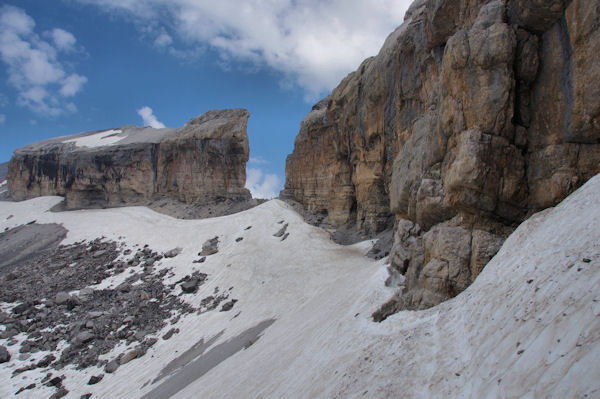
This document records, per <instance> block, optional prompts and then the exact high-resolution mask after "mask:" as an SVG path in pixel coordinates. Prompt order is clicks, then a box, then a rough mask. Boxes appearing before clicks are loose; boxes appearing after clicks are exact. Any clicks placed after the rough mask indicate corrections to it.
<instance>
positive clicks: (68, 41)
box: [50, 28, 77, 51]
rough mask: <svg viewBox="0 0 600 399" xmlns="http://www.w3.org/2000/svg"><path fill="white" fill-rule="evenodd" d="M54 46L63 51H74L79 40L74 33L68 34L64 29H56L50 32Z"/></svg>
mask: <svg viewBox="0 0 600 399" xmlns="http://www.w3.org/2000/svg"><path fill="white" fill-rule="evenodd" d="M50 34H51V36H52V40H53V41H54V45H55V46H56V48H57V49H59V50H61V51H72V50H74V49H75V43H76V42H77V40H76V39H75V36H73V34H72V33H70V32H67V31H66V30H64V29H60V28H55V29H52V31H51V32H50Z"/></svg>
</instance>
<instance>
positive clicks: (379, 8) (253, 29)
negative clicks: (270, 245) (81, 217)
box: [0, 0, 410, 197]
mask: <svg viewBox="0 0 600 399" xmlns="http://www.w3.org/2000/svg"><path fill="white" fill-rule="evenodd" d="M409 4H410V1H409V0H371V1H368V0H245V1H238V0H218V1H214V0H212V1H206V0H54V1H46V0H7V1H6V0H4V1H3V2H2V3H0V142H1V144H0V162H5V161H8V159H9V158H10V156H11V154H12V151H13V150H14V149H15V148H18V147H21V146H23V145H25V144H28V143H31V142H34V141H38V140H42V139H45V138H49V137H55V136H62V135H67V134H74V133H78V132H83V131H93V130H99V129H108V128H113V127H119V126H122V125H125V124H135V125H149V126H155V127H163V126H167V127H179V126H181V125H183V124H185V123H186V122H187V121H188V120H189V119H191V118H192V117H194V116H197V115H200V114H202V113H204V112H206V111H208V110H210V109H221V108H236V107H242V108H246V109H248V110H249V111H250V114H251V117H250V121H249V123H248V135H249V138H250V151H251V161H250V162H249V164H248V179H247V180H248V183H247V184H248V186H249V188H250V189H251V190H252V191H253V193H254V194H256V195H258V196H263V197H264V196H273V195H276V194H277V193H278V191H279V190H280V189H281V186H282V184H283V180H284V168H285V157H286V155H287V154H288V153H290V152H291V150H292V148H293V142H294V137H295V136H296V134H297V132H298V127H299V124H300V121H301V120H302V118H303V117H304V116H305V115H306V113H307V112H308V111H309V110H310V108H311V106H312V104H313V103H314V102H316V101H318V100H319V99H320V98H322V97H324V96H326V95H327V94H328V93H329V91H330V90H331V89H333V88H334V87H335V86H336V85H337V83H339V81H340V80H341V79H342V78H343V77H344V76H345V75H346V74H348V73H349V72H351V71H353V70H354V69H356V68H357V67H358V65H359V64H360V63H361V61H362V60H363V59H364V58H366V57H368V56H371V55H375V54H376V53H377V52H378V50H379V48H380V47H381V45H382V44H383V41H384V40H385V38H386V36H387V35H388V34H389V33H391V32H392V31H393V30H394V29H395V27H396V26H398V25H399V24H400V23H401V22H402V19H403V16H404V12H405V11H406V9H407V8H408V5H409Z"/></svg>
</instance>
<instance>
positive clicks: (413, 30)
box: [282, 0, 600, 317]
mask: <svg viewBox="0 0 600 399" xmlns="http://www.w3.org/2000/svg"><path fill="white" fill-rule="evenodd" d="M599 26H600V6H599V5H598V2H597V1H587V0H572V1H568V0H564V1H563V0H535V1H534V0H505V1H503V0H417V1H415V2H414V3H413V5H412V6H411V7H410V9H409V11H408V12H407V14H406V17H405V22H404V24H402V25H401V26H400V27H399V28H398V29H397V30H396V31H395V32H393V33H392V34H391V35H390V36H389V37H388V39H387V40H386V42H385V44H384V45H383V48H382V49H381V51H380V52H379V54H378V55H377V56H376V57H373V58H370V59H367V60H366V61H364V62H363V64H362V65H361V66H360V68H359V69H358V70H357V71H355V72H353V73H351V74H350V75H348V77H346V78H345V79H344V80H343V81H342V82H341V83H340V85H339V86H338V87H337V88H335V89H334V90H333V92H332V93H331V95H330V96H328V97H327V98H326V99H325V100H323V101H321V102H320V103H318V104H317V105H316V106H315V107H314V108H313V110H312V111H311V112H310V114H309V115H308V116H307V117H306V118H305V120H304V121H303V122H302V124H301V126H300V133H299V134H298V136H297V138H296V141H295V146H294V151H293V153H292V154H291V155H289V156H288V159H287V163H286V183H285V187H284V190H283V191H282V197H284V198H290V199H292V200H295V201H297V202H299V203H300V204H302V205H303V206H304V207H305V208H306V209H308V210H311V211H313V212H315V213H320V214H321V215H323V217H325V218H326V219H325V220H326V221H327V222H329V223H330V224H332V225H334V226H347V225H349V224H350V225H355V226H356V228H357V229H359V230H360V231H362V232H363V233H365V234H372V233H376V232H378V231H381V230H382V229H384V228H386V227H387V226H389V220H390V219H392V218H393V220H394V234H395V236H394V245H393V248H392V252H391V256H390V259H391V268H390V270H391V273H392V274H393V275H396V276H393V277H398V278H391V279H390V280H389V281H390V282H392V281H404V283H403V288H402V289H401V290H400V293H399V295H398V296H397V297H396V298H395V299H394V300H393V301H391V302H390V303H388V304H387V308H386V309H384V310H383V311H382V314H380V315H379V317H385V314H387V313H389V312H393V311H394V310H396V309H398V308H424V307H428V306H432V305H435V304H437V303H439V302H441V301H443V300H445V299H447V298H449V297H452V296H454V295H456V294H457V293H459V292H460V291H462V290H463V289H464V288H466V287H467V286H468V285H469V284H470V283H471V281H472V280H473V279H474V278H475V277H476V276H477V275H478V274H479V272H480V271H481V270H482V268H483V267H484V265H485V264H486V263H487V262H488V260H489V259H490V258H491V257H492V256H493V255H494V254H495V253H496V251H497V250H498V249H499V247H500V246H501V244H502V242H503V240H504V238H505V237H506V236H507V234H508V233H509V232H510V231H512V229H513V228H514V226H515V225H516V224H518V223H519V222H521V221H522V220H523V219H524V218H525V217H526V216H527V215H529V214H531V213H532V212H534V211H537V210H540V209H543V208H546V207H549V206H553V205H555V204H556V203H558V202H559V201H560V200H562V199H563V198H564V197H565V196H567V195H568V194H569V193H571V192H572V191H574V190H575V189H576V188H577V187H579V186H580V185H581V184H583V183H584V182H585V181H586V180H587V179H589V178H590V177H591V176H593V175H595V174H596V173H598V172H600V163H599V162H600V31H599V29H598V28H599ZM397 275H402V276H404V277H399V276H397Z"/></svg>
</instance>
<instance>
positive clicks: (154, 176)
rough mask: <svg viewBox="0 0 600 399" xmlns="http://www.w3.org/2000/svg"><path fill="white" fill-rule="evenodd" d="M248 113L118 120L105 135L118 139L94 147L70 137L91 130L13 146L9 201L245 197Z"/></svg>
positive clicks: (88, 203) (93, 203)
mask: <svg viewBox="0 0 600 399" xmlns="http://www.w3.org/2000/svg"><path fill="white" fill-rule="evenodd" d="M248 117H249V114H248V112H247V111H246V110H242V109H235V110H222V111H209V112H207V113H206V114H204V115H202V116H200V117H197V118H194V119H192V120H190V121H189V122H188V123H187V124H186V125H185V126H183V127H181V128H179V129H152V128H138V127H132V126H125V127H122V128H120V129H118V130H116V132H115V133H113V134H112V136H114V137H113V138H120V140H119V141H118V142H115V143H112V144H111V143H110V142H107V144H105V145H100V146H94V147H85V146H78V145H77V144H76V143H75V142H74V140H77V139H82V138H85V137H88V136H91V135H94V134H99V133H98V132H94V133H84V134H81V135H75V136H69V137H60V138H56V139H51V140H46V141H43V142H40V143H35V144H32V145H29V146H26V147H23V148H20V149H18V150H16V151H15V153H14V156H13V157H12V159H11V161H10V165H9V171H8V185H9V191H10V194H11V196H12V198H14V199H15V200H24V199H28V198H32V197H36V196H41V195H64V196H65V205H66V207H67V208H69V209H74V208H86V207H102V206H113V205H121V204H136V203H145V202H146V201H148V200H149V199H151V198H153V197H155V196H157V195H158V196H167V197H171V198H175V199H177V200H179V201H182V202H185V203H198V202H200V203H202V202H211V201H216V200H224V199H228V200H243V199H249V198H250V193H249V192H248V190H246V189H245V188H244V185H245V182H246V162H247V161H248V154H249V149H248V137H247V134H246V123H247V120H248ZM109 133H110V132H109ZM109 138H110V136H107V137H105V138H103V139H99V141H100V142H102V140H106V139H109Z"/></svg>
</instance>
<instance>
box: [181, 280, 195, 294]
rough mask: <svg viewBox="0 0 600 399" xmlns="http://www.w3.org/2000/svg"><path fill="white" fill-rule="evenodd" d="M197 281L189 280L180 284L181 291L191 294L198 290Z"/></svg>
mask: <svg viewBox="0 0 600 399" xmlns="http://www.w3.org/2000/svg"><path fill="white" fill-rule="evenodd" d="M198 283H199V281H198V279H195V278H191V279H189V280H188V281H186V282H183V283H181V290H182V291H183V292H185V293H186V294H193V293H194V292H195V291H196V288H198Z"/></svg>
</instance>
